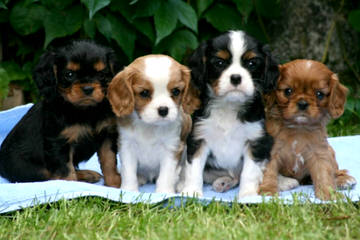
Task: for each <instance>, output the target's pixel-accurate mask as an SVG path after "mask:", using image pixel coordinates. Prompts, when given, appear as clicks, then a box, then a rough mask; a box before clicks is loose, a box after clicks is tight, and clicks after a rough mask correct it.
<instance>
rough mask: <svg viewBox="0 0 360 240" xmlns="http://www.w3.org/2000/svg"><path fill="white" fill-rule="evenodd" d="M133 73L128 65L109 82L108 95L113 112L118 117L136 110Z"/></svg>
mask: <svg viewBox="0 0 360 240" xmlns="http://www.w3.org/2000/svg"><path fill="white" fill-rule="evenodd" d="M133 75H134V74H133V71H132V69H130V68H129V67H127V68H125V69H124V70H122V71H121V72H119V73H118V74H117V75H116V76H115V77H114V78H113V79H112V80H111V83H110V84H109V87H108V93H107V96H108V99H109V102H110V104H111V107H112V110H113V112H114V113H115V114H116V116H118V117H123V116H126V115H129V114H131V113H132V112H133V111H134V107H135V99H134V93H133V90H132V87H131V84H132V78H133Z"/></svg>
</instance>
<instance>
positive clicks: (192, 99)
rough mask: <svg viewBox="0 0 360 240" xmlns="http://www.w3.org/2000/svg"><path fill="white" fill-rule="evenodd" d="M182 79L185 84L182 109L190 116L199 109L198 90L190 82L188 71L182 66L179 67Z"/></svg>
mask: <svg viewBox="0 0 360 240" xmlns="http://www.w3.org/2000/svg"><path fill="white" fill-rule="evenodd" d="M180 68H181V75H182V79H183V81H184V82H185V89H184V94H183V97H182V101H181V103H182V107H183V109H184V111H185V112H186V113H187V114H192V113H193V112H194V111H195V110H197V109H198V108H199V107H200V99H199V95H200V93H199V90H198V89H197V88H196V87H195V86H194V85H193V83H192V81H191V74H190V70H189V69H188V68H187V67H185V66H184V65H180Z"/></svg>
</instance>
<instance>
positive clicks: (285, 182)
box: [278, 175, 299, 191]
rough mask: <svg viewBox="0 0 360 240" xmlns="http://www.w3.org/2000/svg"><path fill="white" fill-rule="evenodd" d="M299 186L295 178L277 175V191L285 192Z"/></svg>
mask: <svg viewBox="0 0 360 240" xmlns="http://www.w3.org/2000/svg"><path fill="white" fill-rule="evenodd" d="M298 186H299V181H298V180H296V179H295V178H289V177H284V176H282V175H278V188H279V191H287V190H290V189H293V188H296V187H298Z"/></svg>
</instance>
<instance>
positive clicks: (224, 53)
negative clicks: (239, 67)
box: [215, 50, 230, 60]
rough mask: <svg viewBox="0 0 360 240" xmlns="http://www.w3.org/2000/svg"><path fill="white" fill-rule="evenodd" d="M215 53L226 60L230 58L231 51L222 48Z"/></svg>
mask: <svg viewBox="0 0 360 240" xmlns="http://www.w3.org/2000/svg"><path fill="white" fill-rule="evenodd" d="M215 55H216V56H217V57H219V58H222V59H225V60H226V59H229V58H230V53H229V52H228V51H226V50H220V51H218V52H217V53H216V54H215Z"/></svg>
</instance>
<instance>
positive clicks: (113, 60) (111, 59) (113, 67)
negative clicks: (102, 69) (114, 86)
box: [106, 50, 121, 76]
mask: <svg viewBox="0 0 360 240" xmlns="http://www.w3.org/2000/svg"><path fill="white" fill-rule="evenodd" d="M106 61H107V64H108V66H110V71H111V73H112V75H113V76H115V74H117V73H118V72H119V71H120V69H121V66H120V63H119V61H118V59H117V57H116V54H115V52H114V51H113V50H109V51H108V52H107V54H106Z"/></svg>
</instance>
